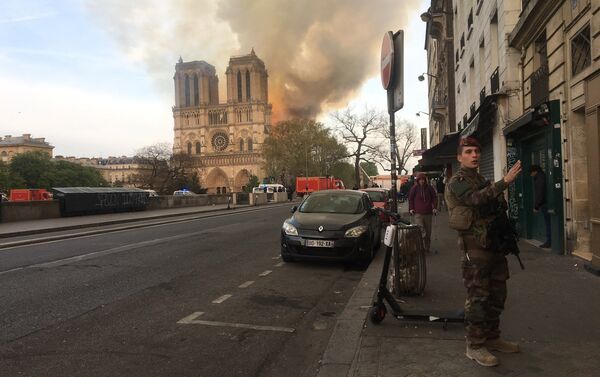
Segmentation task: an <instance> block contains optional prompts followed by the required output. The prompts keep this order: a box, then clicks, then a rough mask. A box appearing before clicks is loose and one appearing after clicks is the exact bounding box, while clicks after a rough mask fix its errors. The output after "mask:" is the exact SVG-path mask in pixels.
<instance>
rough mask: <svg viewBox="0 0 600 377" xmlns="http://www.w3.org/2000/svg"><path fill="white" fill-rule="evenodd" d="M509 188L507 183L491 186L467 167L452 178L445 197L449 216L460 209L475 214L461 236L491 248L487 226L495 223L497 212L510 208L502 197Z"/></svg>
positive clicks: (461, 232)
mask: <svg viewBox="0 0 600 377" xmlns="http://www.w3.org/2000/svg"><path fill="white" fill-rule="evenodd" d="M506 187H507V185H506V183H504V180H500V181H498V182H496V183H493V184H490V183H489V182H488V181H486V179H485V178H483V176H481V174H479V173H478V172H477V170H476V169H468V168H464V167H461V168H460V169H459V170H458V172H457V173H456V174H454V176H453V177H452V178H450V181H449V182H448V184H447V185H446V192H445V193H444V197H445V199H446V203H447V204H448V211H449V212H450V216H451V217H452V213H453V212H452V211H453V210H454V209H455V208H456V207H458V206H461V207H468V208H470V209H471V211H472V213H471V215H472V221H471V225H470V226H469V228H468V229H466V230H464V231H460V232H459V233H460V234H461V235H472V236H474V237H475V238H476V239H477V241H478V242H479V244H480V245H481V246H482V247H483V248H489V246H490V237H489V235H488V230H489V227H488V225H489V224H490V223H491V222H492V221H493V219H494V217H495V216H496V213H497V212H496V211H497V210H503V211H505V210H506V209H507V208H508V205H507V203H506V200H505V199H504V196H503V195H502V193H503V191H504V190H505V189H506Z"/></svg>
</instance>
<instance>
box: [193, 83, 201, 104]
mask: <svg viewBox="0 0 600 377" xmlns="http://www.w3.org/2000/svg"><path fill="white" fill-rule="evenodd" d="M199 104H200V87H199V85H198V75H194V105H196V106H198V105H199Z"/></svg>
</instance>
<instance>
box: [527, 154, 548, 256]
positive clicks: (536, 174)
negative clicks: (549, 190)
mask: <svg viewBox="0 0 600 377" xmlns="http://www.w3.org/2000/svg"><path fill="white" fill-rule="evenodd" d="M529 175H530V176H532V177H533V212H536V213H537V212H541V213H542V216H544V224H545V225H546V242H544V243H543V244H541V245H540V247H542V248H550V247H552V226H551V223H550V214H549V213H548V204H547V202H546V174H545V173H544V171H543V170H542V168H541V167H540V166H539V165H531V167H530V168H529Z"/></svg>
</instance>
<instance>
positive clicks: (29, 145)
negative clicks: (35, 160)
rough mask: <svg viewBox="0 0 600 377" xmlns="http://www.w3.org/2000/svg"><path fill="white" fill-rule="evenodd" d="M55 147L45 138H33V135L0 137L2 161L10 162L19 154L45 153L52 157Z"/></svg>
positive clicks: (0, 158) (0, 157) (0, 159)
mask: <svg viewBox="0 0 600 377" xmlns="http://www.w3.org/2000/svg"><path fill="white" fill-rule="evenodd" d="M53 149H54V147H53V146H52V145H50V143H48V142H47V141H46V139H45V138H43V137H31V134H23V135H22V136H12V135H6V136H4V137H0V161H3V162H6V163H8V162H10V160H11V159H12V158H13V157H14V156H15V155H17V154H19V153H24V152H36V151H39V152H43V153H47V154H48V155H49V156H50V157H52V151H53Z"/></svg>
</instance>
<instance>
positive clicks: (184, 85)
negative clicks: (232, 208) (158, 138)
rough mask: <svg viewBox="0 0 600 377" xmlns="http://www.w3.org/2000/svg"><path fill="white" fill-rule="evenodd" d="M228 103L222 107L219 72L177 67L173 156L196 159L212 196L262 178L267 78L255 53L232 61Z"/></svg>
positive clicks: (196, 65)
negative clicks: (184, 155)
mask: <svg viewBox="0 0 600 377" xmlns="http://www.w3.org/2000/svg"><path fill="white" fill-rule="evenodd" d="M225 75H226V76H227V103H219V79H218V78H217V74H216V71H215V67H214V66H212V65H210V64H208V63H206V62H205V61H191V62H184V61H183V60H182V59H181V58H179V62H178V63H177V64H176V65H175V76H174V77H173V79H174V81H175V106H174V107H173V118H174V120H175V140H174V143H173V152H174V153H187V154H189V155H191V156H192V157H193V158H194V161H195V166H196V167H197V169H198V173H199V175H200V178H201V181H202V186H203V187H206V188H207V189H208V192H209V193H226V192H231V191H240V190H241V189H242V186H244V185H246V184H247V183H248V180H249V178H250V175H256V176H257V177H258V178H259V180H262V178H264V171H263V167H262V154H261V149H262V145H263V142H264V139H265V137H266V135H267V133H268V130H269V128H270V124H271V107H272V106H271V104H269V100H268V99H269V91H268V87H267V84H268V74H267V70H266V68H265V63H264V62H263V61H262V60H260V59H259V58H258V57H257V56H256V54H255V53H254V50H252V52H251V53H250V54H248V55H242V56H234V57H232V58H230V59H229V66H228V67H227V71H226V72H225Z"/></svg>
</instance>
